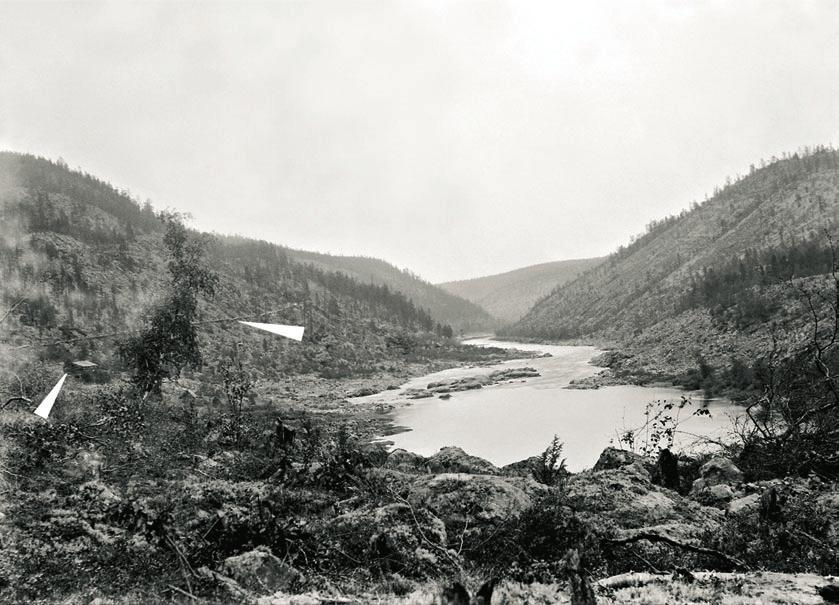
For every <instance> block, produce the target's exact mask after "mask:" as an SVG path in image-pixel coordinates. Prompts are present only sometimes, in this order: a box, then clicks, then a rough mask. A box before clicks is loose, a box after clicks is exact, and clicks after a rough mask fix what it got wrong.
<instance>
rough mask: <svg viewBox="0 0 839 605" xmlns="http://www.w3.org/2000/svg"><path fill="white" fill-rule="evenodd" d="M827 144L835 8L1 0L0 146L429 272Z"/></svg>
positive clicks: (230, 220)
mask: <svg viewBox="0 0 839 605" xmlns="http://www.w3.org/2000/svg"><path fill="white" fill-rule="evenodd" d="M837 135H839V4H837V3H836V2H834V1H832V0H824V1H823V2H820V1H802V0H789V1H786V2H772V1H763V2H751V1H745V0H738V1H736V2H730V1H728V0H726V1H721V2H692V3H687V2H675V1H659V2H640V1H618V0H615V1H614V2H603V3H598V2H590V1H583V0H580V1H578V2H573V3H570V2H559V1H555V0H551V1H546V2H527V1H525V0H510V1H509V2H501V1H499V2H439V3H436V2H420V1H414V2H395V1H393V2H385V1H377V2H373V1H365V2H361V1H353V0H338V1H336V2H319V1H311V2H282V3H281V2H272V3H265V4H257V3H247V2H236V3H234V2H230V3H213V4H202V3H185V2H180V3H160V4H154V3H148V2H144V3H135V4H127V3H104V4H101V3H71V2H62V3H57V4H47V3H38V2H31V1H30V2H25V3H20V4H15V3H11V2H3V3H0V148H3V149H12V150H16V151H27V152H32V153H36V154H39V155H45V156H48V157H51V158H57V157H59V156H60V157H63V158H64V159H65V160H66V161H67V162H68V163H69V164H70V166H71V167H77V166H81V167H82V168H83V169H85V170H86V171H88V172H91V173H93V174H95V175H97V176H100V177H101V178H104V179H107V180H109V181H110V182H111V183H113V184H114V185H115V186H117V187H120V188H128V189H130V190H131V191H132V193H134V194H135V195H137V196H138V197H140V198H141V199H146V198H147V197H148V198H151V199H152V201H153V203H154V204H155V206H157V207H167V206H170V207H175V208H178V209H181V210H185V211H188V212H190V213H192V215H193V216H194V217H195V220H194V223H193V224H194V225H195V226H197V227H199V228H202V229H206V230H215V231H219V232H225V233H240V234H243V235H250V236H256V237H260V238H264V239H268V240H271V241H275V242H279V243H282V244H285V245H289V246H292V247H297V248H303V249H311V250H319V251H324V252H333V253H342V254H363V255H368V256H377V257H381V258H384V259H387V260H389V261H390V262H393V263H394V264H396V265H398V266H400V267H409V268H410V269H412V270H413V271H415V272H417V273H419V274H420V275H422V276H423V277H425V278H426V279H428V280H430V281H435V282H436V281H442V280H448V279H457V278H465V277H474V276H478V275H484V274H490V273H496V272H500V271H504V270H509V269H513V268H517V267H520V266H524V265H529V264H534V263H539V262H545V261H551V260H559V259H566V258H579V257H585V256H594V255H601V254H606V253H608V252H610V251H611V250H613V249H614V248H615V247H616V246H617V245H619V244H621V243H625V242H626V241H627V240H628V239H629V237H630V235H632V234H634V233H637V232H640V231H642V230H643V228H644V225H645V224H646V223H647V222H648V221H649V220H650V219H651V218H660V217H662V216H664V215H667V214H670V213H673V212H677V211H679V210H680V209H682V208H684V207H686V206H688V205H689V204H690V202H691V201H692V200H694V199H697V200H701V199H702V198H703V197H704V194H705V192H709V191H711V190H712V189H713V187H714V186H715V185H718V184H721V183H722V182H723V180H724V179H725V177H726V175H729V174H730V175H735V174H736V173H737V172H746V171H747V170H748V166H749V164H750V163H752V162H755V163H756V162H757V161H758V160H759V159H760V158H761V157H765V158H769V157H770V156H772V155H773V154H780V153H781V152H783V151H786V150H792V151H794V150H795V149H796V148H798V147H800V146H803V145H814V144H819V143H829V142H837V139H839V136H837Z"/></svg>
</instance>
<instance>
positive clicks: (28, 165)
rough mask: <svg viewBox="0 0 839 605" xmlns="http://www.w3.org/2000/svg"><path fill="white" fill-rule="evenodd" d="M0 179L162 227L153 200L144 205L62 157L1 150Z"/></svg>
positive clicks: (120, 217) (126, 220)
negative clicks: (68, 163)
mask: <svg viewBox="0 0 839 605" xmlns="http://www.w3.org/2000/svg"><path fill="white" fill-rule="evenodd" d="M0 181H6V182H7V185H9V186H11V187H13V188H20V189H21V190H24V191H27V192H31V193H40V194H42V195H43V194H55V195H61V196H64V197H66V198H67V199H72V200H79V201H84V203H85V204H89V205H91V206H95V207H96V208H99V209H100V210H102V211H103V212H106V213H108V214H110V215H112V216H113V217H115V218H116V219H118V220H120V221H122V222H123V223H131V224H133V225H134V227H135V228H138V227H139V228H140V229H141V230H142V231H155V230H160V229H161V225H160V222H159V221H158V219H157V217H156V216H155V213H154V209H153V208H152V206H151V203H150V202H148V201H147V202H146V203H145V204H143V205H142V206H141V205H140V203H139V202H138V201H137V200H135V199H134V198H133V197H131V194H130V192H129V191H127V190H122V191H120V190H118V189H116V188H115V187H114V186H113V185H111V184H110V183H108V182H106V181H102V180H100V179H98V178H96V177H95V176H93V175H91V174H88V173H86V172H83V171H81V170H71V169H69V168H68V166H67V164H66V163H65V162H64V161H63V160H61V159H59V160H58V161H55V162H53V161H51V160H48V159H46V158H42V157H36V156H33V155H29V154H24V153H14V152H10V151H3V152H0Z"/></svg>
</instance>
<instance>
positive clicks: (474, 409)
mask: <svg viewBox="0 0 839 605" xmlns="http://www.w3.org/2000/svg"><path fill="white" fill-rule="evenodd" d="M465 343H466V344H470V345H473V346H479V347H485V346H493V347H502V348H514V349H520V350H528V351H539V352H544V353H548V354H549V355H550V357H540V358H535V359H525V360H517V361H506V362H503V363H499V364H495V365H493V366H488V367H471V368H457V369H453V370H445V371H442V372H435V373H433V374H428V375H426V376H422V377H420V378H415V379H413V380H411V381H410V382H408V383H407V384H405V385H403V386H402V388H401V389H400V390H398V391H386V392H385V393H379V394H377V395H373V396H371V397H370V398H373V399H377V400H380V401H382V402H388V403H395V404H397V407H396V409H395V411H394V414H393V415H394V422H395V424H397V425H399V426H404V427H407V428H409V429H410V430H408V431H406V432H403V433H398V434H396V435H391V436H388V437H387V439H389V440H391V441H393V442H394V447H397V448H404V449H406V450H408V451H412V452H416V453H418V454H422V455H425V456H429V455H431V454H433V453H435V452H436V451H437V450H439V449H440V448H441V447H444V446H448V445H456V446H458V447H461V448H463V449H464V450H465V451H466V452H468V453H470V454H473V455H475V456H480V457H481V458H485V459H487V460H489V461H491V462H493V463H494V464H496V465H499V466H501V465H504V464H509V463H511V462H515V461H517V460H523V459H524V458H527V457H529V456H534V455H536V454H538V453H540V452H541V451H542V450H544V449H545V448H546V447H547V445H548V444H549V443H550V441H551V439H552V438H553V436H554V435H558V436H559V438H560V440H561V441H562V442H563V443H564V444H565V448H564V450H563V455H564V457H565V458H566V461H567V466H568V469H569V470H571V471H575V472H576V471H579V470H582V469H584V468H590V467H591V466H592V465H593V464H594V463H595V462H596V461H597V458H598V456H599V454H600V452H601V451H603V449H604V448H605V447H607V446H608V445H610V444H616V443H617V441H618V439H619V435H620V434H622V433H624V432H625V431H626V430H629V429H638V428H640V427H641V426H642V425H644V423H645V417H646V416H645V413H646V412H647V411H648V410H649V409H650V407H649V406H650V404H651V403H652V404H656V402H665V401H670V402H674V403H678V402H680V401H681V400H682V397H683V396H686V397H688V398H689V400H690V402H691V403H690V404H689V405H687V406H685V407H684V408H683V409H682V410H681V411H677V410H675V409H674V410H673V412H672V414H673V415H674V416H675V415H676V414H677V413H678V415H679V425H678V427H677V433H676V444H675V445H676V449H691V448H695V447H701V446H699V445H698V439H697V436H704V437H710V438H712V439H717V440H720V439H723V440H724V439H725V438H726V437H727V436H728V435H729V434H730V432H731V428H732V421H733V418H734V417H736V416H737V415H739V413H740V412H741V410H742V408H740V407H739V406H736V405H734V404H732V403H731V402H729V401H726V400H704V399H703V398H702V395H701V393H687V392H685V391H683V390H680V389H676V388H668V387H638V386H610V387H601V388H599V389H589V390H581V389H568V388H566V387H567V386H568V384H569V383H570V382H571V381H572V380H574V379H580V378H586V377H588V376H593V375H594V374H596V373H597V372H598V371H599V370H600V369H601V368H597V367H595V366H593V365H591V364H590V363H589V361H590V360H591V359H592V358H593V357H595V356H596V355H597V354H599V353H600V351H599V350H598V349H596V348H594V347H588V346H556V345H543V344H525V343H517V342H505V341H497V340H490V339H486V338H476V339H471V340H467V341H465ZM524 366H529V367H533V368H536V369H537V370H538V371H539V373H540V374H541V376H539V377H534V378H528V379H525V380H516V381H514V382H511V383H504V384H498V385H493V386H489V387H484V388H482V389H477V390H473V391H462V392H456V393H452V397H451V399H448V400H442V399H439V398H436V397H434V398H428V399H415V400H410V399H406V398H405V396H404V391H405V389H410V388H423V387H425V385H426V384H428V383H429V382H434V381H437V380H445V379H450V378H457V377H463V376H474V375H477V374H488V373H490V372H492V371H493V370H497V369H502V368H510V367H524ZM703 406H707V408H708V410H709V411H710V416H705V415H702V416H698V415H694V414H692V412H693V411H695V410H696V409H698V408H700V407H703ZM656 409H658V408H656V407H655V405H654V406H653V408H652V410H653V413H654V412H655V410H656ZM645 434H646V433H645V431H641V432H640V433H639V434H638V437H637V438H636V443H638V442H639V441H641V442H643V441H644V440H645Z"/></svg>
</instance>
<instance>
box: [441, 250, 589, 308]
mask: <svg viewBox="0 0 839 605" xmlns="http://www.w3.org/2000/svg"><path fill="white" fill-rule="evenodd" d="M603 260H604V259H603V258H580V259H573V260H561V261H556V262H552V263H541V264H538V265H532V266H530V267H523V268H521V269H515V270H513V271H507V272H506V273H498V274H496V275H487V276H486V277H476V278H474V279H464V280H461V281H450V282H446V283H443V284H440V287H441V288H443V289H444V290H446V291H448V292H451V293H452V294H456V295H457V296H462V297H463V298H465V299H466V300H470V301H472V302H473V303H475V304H478V305H480V306H481V307H483V308H484V309H486V310H487V311H489V312H490V313H491V314H492V315H493V316H494V317H497V318H498V319H500V320H502V321H504V322H507V323H513V322H515V321H518V320H519V319H521V318H522V317H523V316H524V315H525V313H527V312H528V311H529V310H530V309H531V307H533V305H534V304H535V303H536V301H537V300H539V299H541V298H544V297H545V296H546V295H548V294H550V293H551V291H552V290H553V289H554V288H556V287H557V286H561V285H562V284H564V283H566V282H568V281H570V280H572V279H574V278H575V277H577V276H578V275H579V274H580V273H582V272H583V271H586V270H588V269H590V268H591V267H594V266H595V265H597V264H599V263H601V262H603Z"/></svg>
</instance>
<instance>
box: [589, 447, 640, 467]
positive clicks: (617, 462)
mask: <svg viewBox="0 0 839 605" xmlns="http://www.w3.org/2000/svg"><path fill="white" fill-rule="evenodd" d="M635 462H639V463H641V464H642V465H643V466H645V467H647V466H650V461H649V460H647V459H646V458H645V457H644V456H642V455H641V454H636V453H635V452H630V451H629V450H622V449H618V448H616V447H607V448H606V449H605V450H603V451H602V452H601V453H600V458H598V459H597V462H595V463H594V467H593V468H592V470H594V471H605V470H608V469H615V468H621V467H622V466H627V465H629V464H633V463H635Z"/></svg>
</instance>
